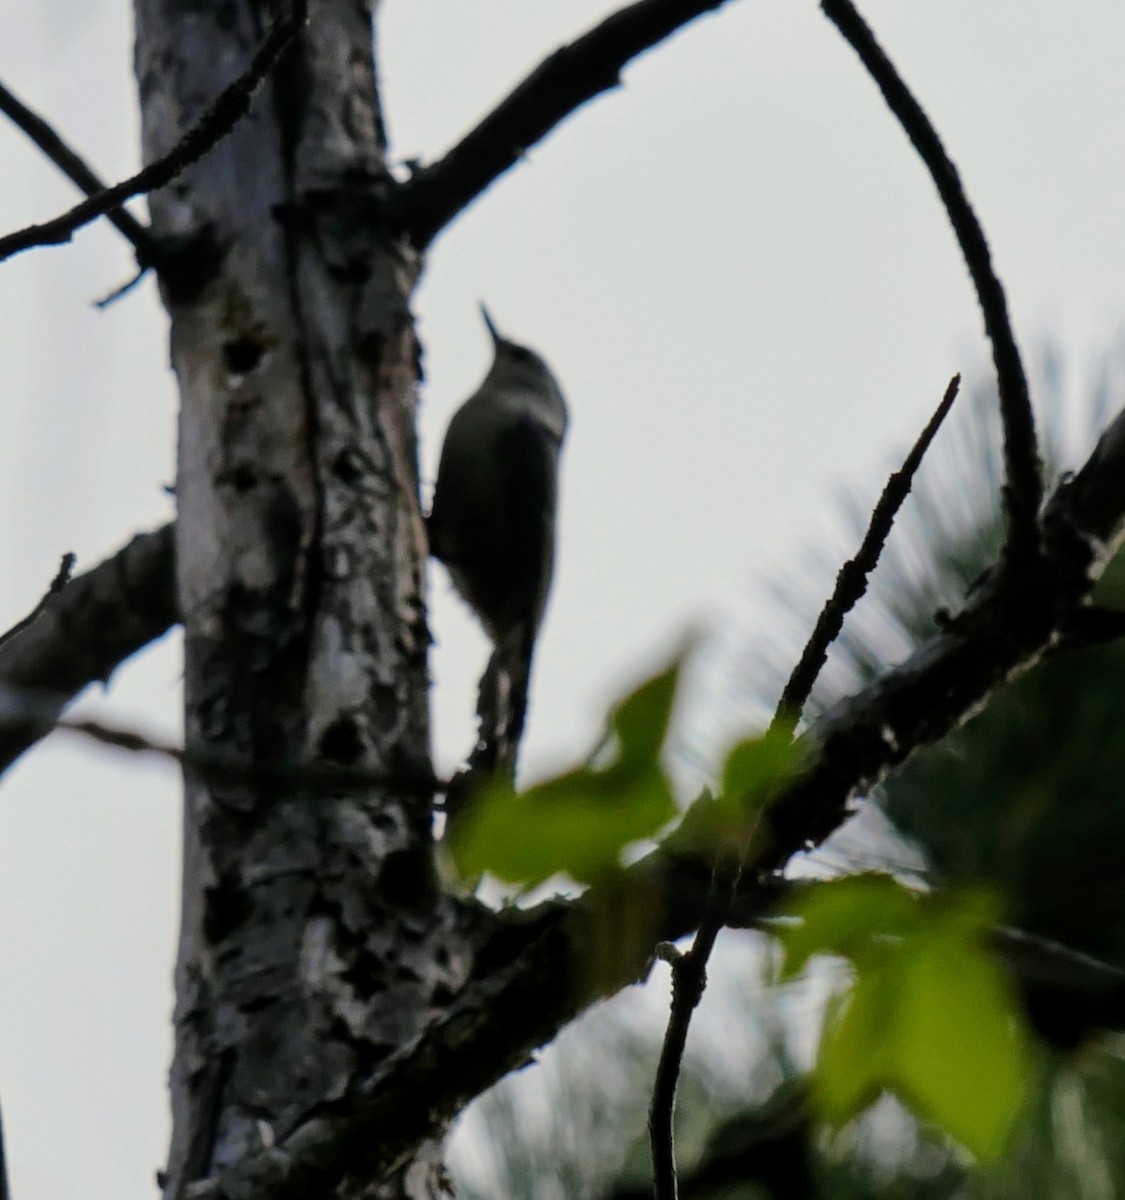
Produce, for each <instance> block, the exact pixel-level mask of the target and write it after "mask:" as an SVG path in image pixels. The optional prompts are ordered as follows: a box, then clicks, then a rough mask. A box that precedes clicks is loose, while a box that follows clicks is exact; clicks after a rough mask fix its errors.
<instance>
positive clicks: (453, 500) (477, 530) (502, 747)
mask: <svg viewBox="0 0 1125 1200" xmlns="http://www.w3.org/2000/svg"><path fill="white" fill-rule="evenodd" d="M481 314H482V316H483V317H484V323H485V325H486V327H487V329H488V332H489V335H490V336H491V338H492V347H493V359H492V365H491V367H490V368H489V370H488V374H487V375H486V376H485V378H484V381H483V382H482V383H481V385H480V387H478V388H477V390H476V391H475V392H473V394H472V395H471V396H470V397H469V398H468V399H467V400H466V401H465V402H464V403H463V404H462V405H461V407H460V408H459V409H458V410H457V411H456V413H454V415H453V419H452V420H451V421H450V423H449V428H448V430H447V431H446V434H445V440H444V442H443V443H442V449H441V456H440V459H439V464H438V473H437V480H436V482H435V484H434V494H433V502H432V504H431V509H430V515H429V518H428V520H427V533H428V536H429V543H430V553H431V554H432V555H433V556H434V558H436V559H438V560H439V561H440V562H442V563H443V564H444V565H445V567H446V569H447V570H448V571H449V574H450V577H451V579H452V580H453V584H454V586H455V588H456V589H457V591H458V592H459V593H460V594H461V596H462V597H463V598H464V600H465V601H466V602H467V603H468V605H469V607H470V608H471V609H472V610H473V612H474V613H475V614H476V616H477V618H478V619H479V621H480V623H481V625H482V626H483V627H484V630H485V632H486V633H487V634H488V636H489V639H490V640H491V642H492V645H493V654H492V658H491V659H490V661H489V666H488V669H487V670H486V672H485V675H484V678H483V679H482V681H481V691H480V699H479V703H478V715H479V716H480V719H481V736H480V742H479V743H478V746H477V749H476V751H475V752H474V758H473V759H471V760H470V761H471V762H473V761H477V762H482V763H485V764H487V765H496V764H497V763H498V762H499V763H503V764H506V765H508V766H509V767H513V768H514V758H515V751H516V749H517V748H518V742H519V738H520V736H521V735H522V732H523V722H524V717H525V713H526V707H527V688H528V683H529V679H530V673H531V659H532V655H533V653H534V647H535V638H536V635H537V634H538V632H539V627H540V625H541V623H542V620H543V613H544V610H545V608H546V605H547V597H548V595H549V594H550V590H551V581H552V577H553V574H554V564H555V541H556V525H557V509H558V491H559V457H560V452H561V450H562V445H563V441H564V439H565V437H566V431H567V424H568V413H567V405H566V401H565V399H564V398H563V394H562V389H561V388H560V387H559V385H558V382H557V380H556V379H555V376H554V375H553V374H552V372H551V369H550V368H549V367H548V366H547V364H546V362H544V360H543V358H542V357H541V356H540V355H539V354H538V353H537V352H536V351H534V350H531V349H529V348H528V347H527V346H523V345H520V344H519V343H518V342H514V341H511V340H510V339H508V338H506V337H504V336H503V335H502V334H501V333H500V332H499V330H498V329H497V327H496V324H495V322H494V321H493V319H492V317H491V315H490V314H489V311H488V309H487V308H486V307H485V306H484V305H483V304H482V305H481Z"/></svg>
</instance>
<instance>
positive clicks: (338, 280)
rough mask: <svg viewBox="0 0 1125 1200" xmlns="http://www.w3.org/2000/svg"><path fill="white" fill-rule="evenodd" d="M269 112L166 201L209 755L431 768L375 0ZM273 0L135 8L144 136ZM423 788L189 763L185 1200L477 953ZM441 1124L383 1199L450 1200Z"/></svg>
mask: <svg viewBox="0 0 1125 1200" xmlns="http://www.w3.org/2000/svg"><path fill="white" fill-rule="evenodd" d="M310 8H311V11H310V24H309V27H308V29H307V31H306V33H305V36H304V37H303V38H302V39H299V41H298V42H297V44H295V45H294V46H293V47H292V48H291V49H290V50H289V51H288V52H287V54H286V56H285V58H284V60H283V62H282V64H281V67H280V68H279V70H278V72H277V73H276V74H275V77H274V79H273V80H272V81H270V83H269V84H267V86H266V87H265V88H264V89H263V91H262V93H261V94H260V95H259V97H258V100H257V102H256V104H255V107H254V109H253V111H252V113H251V114H250V116H249V118H248V119H247V120H246V121H244V122H242V123H241V124H240V125H239V126H238V127H236V129H235V130H234V131H233V133H232V134H231V135H230V137H228V138H227V139H226V140H225V141H224V142H223V143H222V144H221V145H220V146H219V147H218V148H217V149H216V150H215V151H214V152H213V153H212V154H211V155H209V156H208V157H207V158H205V159H204V160H203V161H201V162H200V163H199V164H197V165H196V166H195V167H193V168H192V169H191V171H190V172H188V173H187V174H185V175H184V176H183V177H182V178H181V179H180V180H178V181H177V182H176V184H174V185H172V186H171V187H169V188H167V189H165V190H163V191H162V192H160V193H158V194H156V195H154V196H153V197H152V215H153V227H154V230H155V231H156V233H157V234H158V236H160V237H161V238H163V239H166V240H167V241H169V242H173V243H174V244H176V245H177V247H178V248H179V252H178V254H177V259H176V261H177V267H176V268H175V270H174V272H169V271H166V272H165V273H164V275H163V278H162V286H163V294H164V298H165V303H166V305H167V307H168V311H169V313H170V316H171V319H172V332H171V345H172V363H173V366H174V368H175V371H176V374H177V377H178V379H179V385H180V390H181V401H182V410H181V418H180V438H179V466H178V477H177V501H178V505H179V518H178V522H177V560H178V575H177V582H178V595H179V603H180V608H181V611H182V614H183V620H184V627H185V654H186V664H185V705H186V722H185V729H186V739H187V749H188V752H189V754H190V753H192V752H198V753H200V754H203V755H223V756H227V757H230V758H231V759H232V760H233V761H239V762H245V763H247V764H248V765H256V764H260V765H264V766H269V767H276V766H278V765H285V764H294V765H296V764H315V763H318V762H320V763H327V764H343V765H347V766H354V767H361V768H367V769H371V770H372V771H381V772H391V773H393V772H396V771H402V772H404V773H406V774H415V775H416V774H417V772H418V771H424V772H427V773H428V772H429V770H430V766H429V722H428V709H427V696H426V689H427V682H428V681H427V673H426V652H427V646H428V641H429V638H428V632H427V629H426V625H425V617H424V610H423V602H422V568H423V563H424V556H425V537H424V531H423V527H422V523H421V514H420V510H419V502H418V472H417V462H416V458H417V455H416V446H415V440H414V432H413V430H414V407H415V386H416V382H417V378H416V377H417V370H416V362H417V347H416V344H415V341H414V333H413V327H412V323H411V318H410V312H409V299H410V294H411V291H412V289H413V287H414V285H415V283H416V281H417V278H418V274H419V270H420V265H421V264H420V262H419V260H418V259H417V257H416V255H415V254H414V253H413V252H412V251H410V250H409V249H408V248H407V247H406V246H405V245H404V244H403V243H401V242H398V241H395V240H394V239H393V238H392V237H390V236H389V235H387V234H386V233H385V232H384V231H383V230H382V229H380V227H379V225H378V223H377V221H376V220H375V219H374V217H373V214H374V213H375V212H376V211H377V201H378V198H379V195H380V193H381V191H382V190H383V189H384V188H385V187H386V186H387V185H388V182H389V180H388V177H387V175H386V172H385V168H384V165H383V151H384V146H383V135H382V121H381V118H380V115H379V112H378V108H377V100H376V89H375V81H374V64H373V60H372V39H371V24H370V21H371V14H370V12H369V11H368V8H367V6H366V5H365V4H363V3H362V2H360V0H319V2H317V3H314V4H312V5H311V6H310ZM270 18H271V14H270V12H269V11H268V10H267V8H266V6H265V5H261V4H256V3H253V2H252V0H237V2H234V3H225V4H193V5H191V6H188V5H184V4H182V3H178V2H176V0H137V3H136V19H137V53H136V57H137V75H138V81H139V84H140V91H141V101H142V111H143V130H144V148H145V155H146V158H151V157H153V156H154V155H156V154H159V153H160V152H161V151H162V150H164V149H166V148H167V146H168V145H169V144H171V143H172V142H174V140H175V139H176V137H177V136H178V134H179V133H180V131H181V130H182V129H183V128H184V127H185V125H186V124H187V123H188V122H189V121H190V120H191V118H192V117H193V116H194V115H195V114H196V113H197V112H198V110H199V108H200V107H201V106H202V105H204V104H206V102H207V101H208V99H209V98H210V96H212V95H213V94H214V93H215V92H216V91H218V90H219V89H220V88H221V87H222V86H223V85H224V84H225V83H226V82H228V81H229V79H230V78H232V77H233V76H234V75H236V74H237V73H238V72H239V71H240V70H241V69H243V67H244V65H245V62H246V60H247V58H248V56H249V54H250V53H251V51H252V49H253V47H254V45H255V43H256V42H257V40H258V39H259V38H260V36H261V33H262V30H263V28H264V27H265V26H266V25H267V23H268V21H269V19H270ZM430 826H431V812H430V805H429V803H428V802H427V801H425V800H420V799H419V798H418V797H417V795H410V794H396V793H395V792H394V791H393V790H391V789H385V790H381V791H377V792H372V793H370V794H356V793H355V792H354V791H352V792H350V793H348V794H345V795H339V796H325V795H323V794H317V795H315V796H314V795H310V794H308V792H307V791H302V790H301V789H300V788H299V787H293V788H290V789H285V788H277V787H273V786H269V787H267V786H265V785H257V786H255V785H249V784H237V783H231V782H226V783H217V782H213V783H212V784H210V785H205V784H204V783H202V782H201V781H199V780H194V779H193V780H191V781H189V783H188V785H187V795H186V812H185V829H184V838H185V849H184V893H183V914H182V929H181V936H180V947H179V957H178V963H177V968H176V985H177V1006H176V1018H175V1020H176V1052H175V1062H174V1065H173V1069H172V1090H173V1122H174V1128H173V1137H172V1147H171V1152H170V1158H169V1165H168V1172H167V1178H166V1182H165V1195H166V1196H167V1197H182V1196H185V1195H187V1194H189V1192H190V1190H191V1189H190V1185H191V1184H192V1182H193V1181H198V1180H203V1179H206V1178H208V1177H211V1176H214V1175H217V1174H221V1173H222V1172H223V1171H224V1170H225V1169H227V1168H230V1167H232V1166H234V1165H236V1164H237V1163H239V1162H240V1161H241V1160H242V1159H244V1158H245V1157H246V1156H247V1155H248V1154H252V1153H253V1152H255V1151H259V1150H261V1149H262V1148H264V1147H269V1146H270V1145H272V1144H273V1143H274V1142H275V1141H277V1140H280V1139H282V1138H286V1137H289V1136H291V1135H292V1134H293V1133H294V1131H295V1130H298V1129H299V1128H300V1127H301V1126H302V1124H303V1123H305V1122H306V1121H308V1120H309V1119H310V1118H311V1117H312V1116H314V1115H315V1114H317V1113H319V1112H323V1111H324V1110H325V1109H326V1108H328V1107H330V1106H333V1105H336V1104H340V1103H344V1102H346V1100H347V1098H348V1096H349V1095H350V1094H351V1093H352V1092H353V1091H354V1090H355V1089H356V1088H357V1087H358V1085H359V1083H360V1081H362V1080H363V1079H364V1078H366V1077H367V1076H369V1075H370V1073H371V1071H372V1070H373V1068H374V1067H375V1066H376V1065H377V1064H378V1062H379V1061H380V1060H381V1059H382V1058H384V1057H385V1056H386V1055H387V1054H388V1053H390V1051H392V1050H393V1049H394V1048H396V1047H397V1046H399V1045H401V1044H402V1043H403V1042H404V1041H408V1040H409V1039H410V1038H411V1037H413V1036H414V1035H416V1033H417V1032H418V1030H419V1029H420V1028H422V1026H423V1025H424V1024H425V1022H426V1021H427V1019H428V1017H429V1016H430V1015H431V1013H432V1011H433V1007H434V1003H435V994H437V995H439V996H440V995H444V994H448V993H449V992H451V991H453V990H455V989H456V988H457V987H458V986H459V985H460V983H461V982H462V980H463V978H464V976H465V973H466V970H467V968H466V965H465V964H466V962H467V958H466V955H465V954H464V953H463V952H462V951H461V950H460V949H459V945H460V938H459V935H458V929H457V922H458V917H457V913H456V910H455V908H454V907H452V906H451V905H450V903H449V902H448V901H446V900H445V899H443V898H442V897H441V895H440V892H439V890H438V888H437V886H436V877H435V873H434V867H433V851H432V837H431V832H430ZM444 1186H445V1184H444V1175H443V1174H442V1172H441V1169H440V1155H439V1154H438V1152H437V1148H436V1146H435V1145H434V1144H432V1143H431V1144H430V1145H428V1146H426V1147H423V1150H422V1153H421V1154H420V1155H419V1156H418V1157H417V1159H416V1160H414V1161H413V1162H411V1163H408V1164H406V1165H405V1166H404V1167H403V1169H402V1170H401V1171H400V1172H399V1174H398V1175H397V1176H396V1177H395V1179H394V1180H392V1181H391V1182H389V1183H388V1184H386V1185H384V1186H381V1187H378V1188H375V1189H374V1190H372V1189H371V1188H370V1187H369V1186H368V1184H367V1181H365V1180H361V1179H357V1180H352V1181H344V1182H342V1183H340V1184H339V1185H338V1187H336V1188H334V1189H333V1191H331V1192H329V1193H320V1194H334V1195H340V1196H345V1195H346V1196H376V1195H378V1196H388V1197H390V1196H402V1197H406V1196H410V1197H424V1196H436V1195H439V1194H441V1193H442V1189H443V1188H444Z"/></svg>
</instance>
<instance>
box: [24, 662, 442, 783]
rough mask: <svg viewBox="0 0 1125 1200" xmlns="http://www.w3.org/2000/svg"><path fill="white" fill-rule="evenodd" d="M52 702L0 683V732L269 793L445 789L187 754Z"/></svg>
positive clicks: (320, 766) (364, 774)
mask: <svg viewBox="0 0 1125 1200" xmlns="http://www.w3.org/2000/svg"><path fill="white" fill-rule="evenodd" d="M57 713H58V703H57V700H47V701H43V700H42V699H41V698H40V697H39V696H37V695H35V694H33V693H20V692H14V691H12V690H11V689H9V688H5V687H4V686H3V685H2V684H0V728H2V727H3V726H4V725H5V724H6V723H10V722H12V721H16V722H20V723H22V722H24V721H27V720H28V719H39V720H40V721H42V722H46V723H49V724H50V725H51V726H52V727H53V729H54V730H57V731H58V732H60V733H69V734H74V735H77V736H78V737H81V738H84V739H86V740H88V741H92V742H97V743H98V745H100V746H108V747H110V748H111V749H113V750H121V751H123V752H124V753H126V754H144V755H150V756H152V757H154V758H162V759H164V760H165V761H167V762H169V763H172V764H174V765H176V766H177V767H180V768H181V769H182V770H183V771H185V772H186V773H187V774H189V775H195V776H198V777H200V778H204V779H206V780H207V781H208V782H209V783H211V784H225V785H227V786H231V785H234V786H246V787H256V788H270V789H271V790H273V791H275V792H282V793H284V792H292V791H298V790H300V791H303V792H312V793H315V794H319V795H333V796H339V795H344V794H346V793H348V792H369V791H370V790H371V789H372V788H380V787H381V788H390V787H393V788H397V789H398V790H400V791H404V792H407V793H408V794H410V795H420V796H425V797H426V798H427V799H429V798H431V797H432V796H434V795H440V794H441V793H443V792H447V791H448V790H449V787H450V784H449V781H448V780H445V779H439V778H437V776H434V775H412V776H408V775H405V774H403V773H402V772H401V771H398V772H391V771H369V770H365V769H364V768H363V767H343V766H338V765H336V764H334V763H322V762H314V763H305V764H300V763H294V764H278V765H276V766H270V765H268V764H264V763H251V762H245V761H237V760H234V759H227V758H220V757H215V756H211V755H205V754H199V753H193V752H192V751H190V750H186V749H184V747H183V746H177V745H175V744H174V743H172V742H165V741H161V740H160V739H159V738H155V737H153V736H152V735H151V734H147V733H142V732H141V731H140V730H138V729H126V728H123V727H122V726H119V725H106V724H105V723H104V722H101V721H92V720H67V719H66V718H59V717H58V716H57Z"/></svg>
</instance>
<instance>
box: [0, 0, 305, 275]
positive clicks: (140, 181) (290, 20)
mask: <svg viewBox="0 0 1125 1200" xmlns="http://www.w3.org/2000/svg"><path fill="white" fill-rule="evenodd" d="M307 15H308V0H291V4H290V8H289V12H288V14H287V15H286V16H284V17H280V18H278V20H277V21H276V23H275V24H274V26H273V28H272V29H271V30H270V32H269V33H268V34H267V35H266V37H265V39H264V40H263V41H262V43H261V45H260V46H259V47H258V49H257V50H256V51H255V52H254V57H253V58H252V59H251V61H250V65H249V67H247V69H246V70H245V71H244V72H243V73H242V74H241V75H240V76H239V77H238V78H237V79H236V80H235V81H234V83H232V84H230V86H229V87H227V88H224V89H223V91H222V92H221V93H220V94H219V96H218V98H217V99H216V100H215V102H214V103H213V104H212V105H211V107H210V108H208V109H207V110H206V111H205V112H204V113H203V115H202V116H201V117H200V118H199V120H198V121H196V122H195V124H194V125H192V127H191V128H190V129H189V130H187V132H186V133H185V134H184V135H183V136H182V137H181V138H180V140H179V141H178V142H177V143H176V144H175V145H174V146H173V147H172V149H171V150H170V151H169V152H168V153H167V154H164V155H161V157H160V158H158V159H156V161H155V162H151V163H149V165H148V166H147V167H144V168H143V169H142V170H140V171H138V172H137V174H136V175H132V176H130V177H129V178H128V179H125V180H122V182H121V183H117V184H114V185H113V187H109V188H106V189H105V190H104V191H100V192H98V193H97V194H96V195H94V196H91V197H89V199H87V200H84V201H83V202H82V203H81V204H77V205H75V207H74V208H72V209H71V210H70V211H69V212H65V213H63V214H62V215H61V216H58V217H55V218H53V219H52V220H50V221H45V222H44V223H43V224H41V225H29V226H28V227H27V228H26V229H18V230H16V231H15V232H14V233H10V234H8V235H7V236H6V237H3V238H0V262H3V261H4V259H7V258H11V257H12V255H13V254H18V253H20V251H22V250H30V249H31V248H32V247H34V246H51V245H57V244H59V243H60V242H66V241H69V240H70V238H71V237H72V236H73V234H74V233H75V232H76V231H77V230H78V229H81V228H82V226H84V225H89V224H90V222H91V221H95V220H97V218H98V217H101V216H104V215H106V214H107V213H109V212H111V211H113V210H114V209H117V208H119V207H120V206H121V205H122V204H124V203H125V201H126V200H129V199H131V198H132V197H133V196H139V195H142V194H143V193H146V192H152V191H155V190H156V189H157V188H162V187H164V186H165V185H166V184H168V183H170V182H171V181H172V180H173V179H175V178H176V176H177V175H179V173H180V172H181V171H183V170H184V169H185V168H186V167H189V166H191V164H192V163H194V162H196V161H197V160H198V159H200V158H202V157H203V155H204V154H206V153H207V151H208V150H210V149H211V148H212V147H213V146H214V145H215V144H216V143H217V142H219V141H220V140H221V139H222V138H224V137H226V135H227V134H228V133H230V131H231V130H232V129H233V128H234V127H235V125H237V124H238V122H239V121H240V120H241V119H242V118H243V117H244V116H245V115H246V113H247V112H249V110H250V104H251V102H252V101H253V99H254V93H255V92H256V91H257V90H258V87H259V85H260V84H261V83H262V81H263V80H264V79H265V77H266V76H267V75H268V74H269V73H270V71H271V70H272V69H273V68H274V66H275V65H276V64H277V61H278V59H279V58H280V57H281V55H282V53H283V52H284V50H285V48H286V47H287V46H288V45H289V43H290V42H291V41H292V40H293V38H294V37H295V36H296V34H297V32H298V30H300V29H301V28H302V27H303V26H304V24H305V21H306V19H307Z"/></svg>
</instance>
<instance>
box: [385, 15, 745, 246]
mask: <svg viewBox="0 0 1125 1200" xmlns="http://www.w3.org/2000/svg"><path fill="white" fill-rule="evenodd" d="M725 3H727V0H639V3H636V4H631V5H629V6H628V7H627V8H623V9H621V10H620V11H619V12H616V13H614V14H613V15H612V16H610V17H607V18H606V19H605V20H604V21H602V22H601V24H600V25H597V26H595V27H594V28H593V29H591V30H590V31H589V32H588V33H586V34H583V36H582V37H580V38H578V39H577V41H574V42H571V43H570V44H569V45H567V46H562V47H560V48H559V49H558V50H556V51H555V52H554V53H553V54H552V55H551V56H550V57H549V58H546V59H544V61H543V62H542V63H540V64H539V66H538V67H536V68H535V70H534V71H532V72H531V74H530V75H528V76H527V78H526V79H524V80H523V82H522V83H520V84H519V85H518V86H517V87H516V88H515V90H514V91H512V92H511V93H509V95H508V96H507V97H505V99H503V100H502V101H501V102H500V103H499V104H498V105H497V106H496V108H494V109H493V110H492V112H490V113H489V114H488V116H486V117H485V118H484V120H482V121H481V122H480V124H479V125H477V126H476V128H475V129H473V130H471V131H470V132H469V133H468V134H466V135H465V137H464V138H463V139H462V140H461V141H460V142H458V144H457V145H456V146H454V147H453V148H452V149H451V150H449V151H448V152H447V153H446V154H445V156H444V157H443V158H441V159H439V160H438V161H437V162H436V163H433V164H431V165H430V166H427V167H422V168H420V169H419V170H417V171H416V172H415V173H414V175H413V177H412V178H411V179H410V180H409V181H408V182H407V183H405V184H403V185H402V186H401V187H400V188H399V189H397V191H396V192H395V193H394V194H393V195H392V197H391V199H390V205H391V209H392V217H393V219H394V220H395V221H396V223H398V224H399V225H400V226H401V228H402V229H403V230H404V231H405V232H406V233H407V235H408V236H409V237H410V239H411V241H413V243H414V245H415V246H417V247H418V248H419V249H421V248H424V247H425V246H428V245H429V244H430V242H431V241H433V239H434V238H435V237H436V236H437V235H438V234H439V233H440V232H441V231H442V230H443V229H444V228H445V226H446V225H448V224H449V223H450V221H452V220H453V218H454V217H456V216H457V215H458V214H459V213H460V212H462V211H463V210H464V209H465V208H467V207H468V206H469V204H471V203H472V201H473V200H475V199H476V198H477V197H478V196H479V195H480V194H481V193H482V192H483V191H484V190H485V189H486V188H488V187H489V186H490V185H491V184H492V183H494V182H495V181H496V180H497V179H498V178H499V177H500V176H501V175H503V174H504V172H505V171H507V170H508V169H509V168H510V167H512V166H514V165H515V163H517V162H518V161H519V160H520V159H521V158H522V157H523V156H524V155H525V154H526V153H527V151H528V150H530V149H531V147H532V146H534V145H535V144H536V143H537V142H539V141H541V140H542V139H543V138H544V137H546V135H547V134H548V133H550V132H551V130H552V129H554V127H555V126H556V125H558V124H559V122H561V121H563V120H565V119H566V118H567V117H568V116H570V114H571V113H573V112H574V111H575V110H576V109H578V108H580V107H581V106H582V105H583V104H585V103H586V102H587V101H588V100H592V99H593V98H594V97H595V96H597V95H600V94H601V93H602V92H605V91H608V90H609V89H610V88H614V87H617V86H618V85H619V84H620V82H621V71H622V69H623V68H624V67H625V65H626V64H627V63H628V62H630V61H631V60H632V59H634V58H636V57H637V56H638V55H639V54H642V53H643V52H644V51H645V50H649V49H651V48H652V47H653V46H655V45H656V44H657V43H659V42H661V41H663V40H664V39H665V38H667V37H669V36H670V35H671V34H673V33H675V32H676V30H677V29H680V28H681V27H682V26H684V25H687V24H688V23H689V22H690V21H693V20H695V18H696V17H699V16H702V15H703V14H704V13H708V12H713V11H714V10H715V9H718V8H721V7H722V6H723V5H724V4H725Z"/></svg>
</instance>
